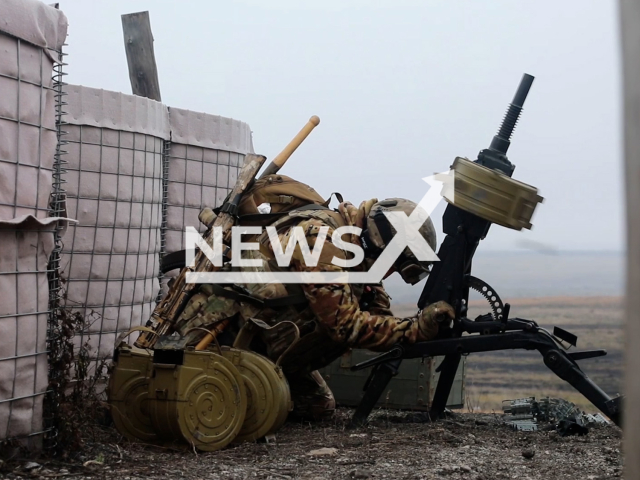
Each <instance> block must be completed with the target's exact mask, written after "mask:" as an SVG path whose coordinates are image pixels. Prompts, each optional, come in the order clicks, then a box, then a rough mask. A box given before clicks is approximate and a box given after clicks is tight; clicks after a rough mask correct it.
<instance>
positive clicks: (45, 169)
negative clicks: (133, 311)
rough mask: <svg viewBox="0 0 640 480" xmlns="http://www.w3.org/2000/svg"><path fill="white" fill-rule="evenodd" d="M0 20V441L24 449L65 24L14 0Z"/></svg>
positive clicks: (34, 402)
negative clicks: (11, 441)
mask: <svg viewBox="0 0 640 480" xmlns="http://www.w3.org/2000/svg"><path fill="white" fill-rule="evenodd" d="M0 18H2V19H3V23H2V28H1V29H0V30H1V31H0V92H2V95H0V138H2V142H0V245H2V249H1V251H0V297H1V298H2V302H0V335H1V336H2V339H3V342H2V344H1V345H0V440H5V439H10V438H27V439H28V442H27V444H28V445H29V446H32V447H33V446H39V445H41V441H42V436H41V434H42V433H43V430H44V427H45V426H44V425H43V400H44V397H45V395H46V393H47V385H48V362H47V353H48V350H47V333H48V326H49V325H48V322H49V320H50V313H51V310H50V290H49V284H48V282H49V279H50V278H54V277H55V273H54V272H53V271H52V269H51V267H50V265H49V264H48V260H49V255H50V253H51V252H52V250H53V249H54V248H55V244H56V238H57V236H59V234H61V232H62V228H63V225H62V223H61V222H59V219H58V218H56V217H58V216H59V214H60V213H61V211H62V210H63V206H62V204H57V207H60V210H58V209H57V207H55V208H52V205H51V203H50V201H51V199H52V197H51V196H52V177H53V173H54V171H56V169H57V168H58V164H57V163H56V159H57V157H56V146H57V126H56V110H57V107H58V106H59V104H60V102H61V97H60V96H59V95H57V90H56V88H57V80H58V79H59V78H60V77H61V64H60V60H61V48H62V44H63V42H64V39H65V37H66V30H67V20H66V17H65V16H64V14H63V13H62V12H60V11H59V10H57V9H56V8H53V7H50V6H47V5H45V4H43V3H40V2H35V1H24V2H18V1H17V0H6V1H3V2H0ZM54 65H56V69H57V70H56V71H55V72H54V71H53V69H54ZM56 195H57V194H56Z"/></svg>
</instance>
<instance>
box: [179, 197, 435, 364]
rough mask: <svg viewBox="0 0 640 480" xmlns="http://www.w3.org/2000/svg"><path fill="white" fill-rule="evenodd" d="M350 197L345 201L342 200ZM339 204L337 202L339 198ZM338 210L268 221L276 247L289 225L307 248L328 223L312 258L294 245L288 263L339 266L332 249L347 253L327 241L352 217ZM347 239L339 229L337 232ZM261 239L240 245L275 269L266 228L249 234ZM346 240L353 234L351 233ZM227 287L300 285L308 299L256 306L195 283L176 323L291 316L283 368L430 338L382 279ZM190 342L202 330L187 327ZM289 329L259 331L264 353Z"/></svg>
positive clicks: (267, 291)
mask: <svg viewBox="0 0 640 480" xmlns="http://www.w3.org/2000/svg"><path fill="white" fill-rule="evenodd" d="M349 205H350V204H349ZM341 207H342V205H341ZM340 212H341V213H338V212H330V213H329V212H327V211H315V212H311V213H305V212H298V213H295V214H290V215H289V216H287V217H286V218H285V219H284V220H283V221H278V222H276V223H275V224H274V225H275V226H276V228H277V232H278V237H279V239H280V242H281V245H282V248H283V249H284V248H286V246H287V244H288V242H289V238H290V236H291V235H292V232H293V227H296V226H297V227H301V228H302V229H303V231H304V234H305V237H306V239H307V243H308V245H309V247H310V249H313V248H314V245H315V242H316V239H317V236H318V232H319V231H320V228H321V227H325V226H328V227H329V231H328V233H327V236H326V240H325V243H324V245H323V248H322V252H321V255H320V258H319V261H318V264H317V266H315V267H308V266H306V265H305V263H304V261H303V257H302V253H301V251H300V248H299V247H298V246H296V248H295V250H294V253H293V256H292V260H291V265H290V267H289V269H292V270H297V271H312V272H317V271H321V272H340V271H342V270H343V269H341V268H340V267H337V266H335V265H334V264H332V263H331V259H332V258H333V257H334V256H337V257H339V258H348V257H347V253H346V252H345V251H344V250H341V249H339V248H338V247H336V246H335V245H333V244H332V243H331V235H332V233H333V230H334V229H335V228H338V227H339V226H342V225H349V224H353V221H352V219H351V218H350V217H349V215H348V212H347V210H346V209H344V208H341V209H340ZM344 239H346V236H345V237H344ZM255 240H257V241H258V242H259V243H260V250H259V251H246V252H245V253H247V254H250V255H252V256H254V257H258V258H262V259H263V260H264V262H263V264H264V268H268V269H270V270H271V271H273V270H277V269H279V267H278V266H277V264H276V263H275V257H274V254H273V250H272V247H271V244H270V243H269V241H268V238H267V235H266V233H265V234H263V235H261V236H260V237H257V238H256V239H254V241H255ZM351 241H352V242H357V241H359V240H358V239H357V238H352V239H351ZM225 288H226V289H229V290H235V291H243V292H245V293H247V294H249V295H251V296H255V297H258V298H262V299H268V298H279V297H283V296H286V295H295V294H300V293H303V294H304V297H306V299H307V302H304V304H303V305H296V306H289V307H282V308H277V309H270V308H261V307H260V306H256V305H255V304H251V303H247V302H243V301H239V300H234V299H232V298H229V297H228V296H224V295H219V294H216V293H215V292H214V290H217V291H218V293H219V292H220V287H215V286H211V285H202V286H201V287H200V290H199V292H198V293H197V294H196V295H194V297H193V298H192V299H191V301H190V303H189V304H188V305H187V307H186V308H185V310H184V312H183V313H182V315H181V317H180V319H179V321H178V323H177V325H176V327H177V330H178V331H179V332H180V333H182V334H185V333H186V332H187V331H188V330H190V329H192V328H194V327H204V328H207V327H211V326H213V325H214V324H216V323H218V322H220V321H223V320H224V319H227V318H231V319H233V321H232V322H231V325H230V326H229V327H228V330H230V332H232V334H233V332H237V329H238V328H239V327H240V326H241V325H242V324H243V323H244V320H245V319H246V318H249V317H253V318H258V319H260V320H263V321H265V322H266V323H268V324H270V325H275V324H277V323H279V322H281V321H283V320H289V321H293V322H294V323H295V324H296V325H297V326H298V328H299V330H300V336H301V340H300V341H299V342H298V343H297V344H296V346H295V347H294V348H293V349H290V350H289V351H288V352H287V354H286V358H285V359H283V362H282V365H283V367H284V369H285V372H286V371H287V370H289V371H291V370H297V369H300V368H304V369H305V370H315V369H317V368H321V367H322V366H325V365H327V364H328V363H330V362H331V361H333V360H334V359H335V358H337V357H338V356H340V355H341V354H343V353H344V352H346V351H347V350H348V349H349V348H366V349H370V350H378V351H384V350H387V349H389V348H391V347H392V346H393V345H394V344H396V343H398V342H408V343H413V342H416V341H422V340H429V338H425V336H424V335H423V333H422V332H421V330H420V329H419V328H418V322H417V317H416V316H414V317H408V318H399V317H395V316H394V315H393V314H392V312H391V310H390V302H389V300H390V299H389V296H388V295H387V293H386V292H385V290H384V288H383V287H382V285H381V284H378V285H354V284H300V285H290V284H287V285H286V286H285V285H283V284H278V283H275V284H274V283H272V284H244V285H236V286H233V287H225ZM190 335H192V336H193V342H196V341H197V339H198V338H199V337H200V336H201V335H202V333H201V331H199V330H198V331H194V332H192V333H191V334H190ZM293 339H294V334H293V331H292V329H291V328H290V327H285V326H284V325H283V327H282V329H275V330H271V331H268V332H267V331H265V332H264V333H263V334H262V341H263V343H264V348H265V351H264V352H263V353H264V354H266V355H268V356H269V357H270V358H272V359H274V360H275V359H276V358H278V357H279V356H280V355H281V354H282V353H283V352H284V351H285V350H286V349H287V347H289V345H290V344H291V343H292V342H293Z"/></svg>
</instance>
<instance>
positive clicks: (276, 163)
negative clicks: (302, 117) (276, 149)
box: [260, 115, 320, 178]
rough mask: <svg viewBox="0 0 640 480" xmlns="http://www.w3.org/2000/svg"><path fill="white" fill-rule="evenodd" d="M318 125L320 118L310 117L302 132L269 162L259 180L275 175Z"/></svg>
mask: <svg viewBox="0 0 640 480" xmlns="http://www.w3.org/2000/svg"><path fill="white" fill-rule="evenodd" d="M319 123H320V118H319V117H318V116H316V115H314V116H313V117H311V118H310V119H309V121H308V122H307V123H306V125H305V126H304V127H302V130H300V131H299V132H298V134H297V135H296V136H295V137H293V140H291V141H290V142H289V144H288V145H287V146H286V147H284V149H283V150H282V151H281V152H280V153H279V154H278V155H276V157H275V158H274V159H273V160H272V161H271V163H270V164H269V166H268V167H267V168H266V170H265V171H264V172H263V173H262V175H260V178H262V177H266V176H267V175H272V174H274V173H276V172H277V171H278V170H280V169H281V168H282V166H283V165H284V164H285V163H286V162H287V160H289V157H290V156H291V154H292V153H293V152H295V151H296V149H297V148H298V147H299V146H300V144H301V143H302V142H304V139H305V138H307V137H308V136H309V134H310V133H311V130H313V129H314V128H316V127H317V126H318V124H319Z"/></svg>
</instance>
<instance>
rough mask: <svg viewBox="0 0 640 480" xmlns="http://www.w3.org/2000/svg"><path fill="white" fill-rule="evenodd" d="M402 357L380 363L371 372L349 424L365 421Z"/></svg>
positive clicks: (354, 424)
mask: <svg viewBox="0 0 640 480" xmlns="http://www.w3.org/2000/svg"><path fill="white" fill-rule="evenodd" d="M401 363H402V359H401V358H398V359H395V360H390V361H388V362H385V363H381V364H380V366H379V367H378V368H376V369H375V370H374V371H373V372H371V377H370V378H369V380H368V381H367V384H366V385H365V388H366V389H365V391H364V395H363V396H362V400H360V404H359V405H358V407H357V408H356V411H355V412H354V413H353V417H352V418H351V425H353V426H361V425H364V424H365V423H366V422H367V418H368V417H369V414H370V413H371V410H373V407H375V406H376V403H378V399H379V398H380V397H381V396H382V392H384V390H385V389H386V388H387V385H389V382H390V381H391V379H392V378H393V377H395V376H396V375H397V373H398V369H399V368H400V364H401Z"/></svg>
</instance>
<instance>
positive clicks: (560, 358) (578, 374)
mask: <svg viewBox="0 0 640 480" xmlns="http://www.w3.org/2000/svg"><path fill="white" fill-rule="evenodd" d="M543 358H544V363H545V365H546V366H547V367H549V368H550V369H551V370H552V371H553V373H555V374H556V375H557V376H558V377H560V378H561V379H562V380H564V381H565V382H568V383H570V384H571V385H572V386H573V388H575V389H576V390H578V391H579V392H580V393H581V394H582V395H584V396H585V398H586V399H587V400H589V401H590V402H591V403H593V404H594V405H595V406H596V407H598V408H599V409H600V410H601V411H602V412H603V413H604V414H606V415H607V416H608V417H609V418H611V420H613V422H614V423H615V424H616V425H618V426H620V421H621V418H620V410H621V408H620V400H619V399H612V398H611V397H609V395H607V394H606V393H605V392H604V391H603V390H602V389H601V388H600V387H598V385H596V384H595V383H593V381H592V380H591V379H590V378H589V377H587V375H585V373H584V372H583V371H582V370H580V368H579V367H577V366H576V365H574V364H573V363H572V362H571V360H569V359H568V358H567V357H566V355H565V354H564V353H562V352H560V351H558V350H549V351H547V352H546V353H543Z"/></svg>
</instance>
